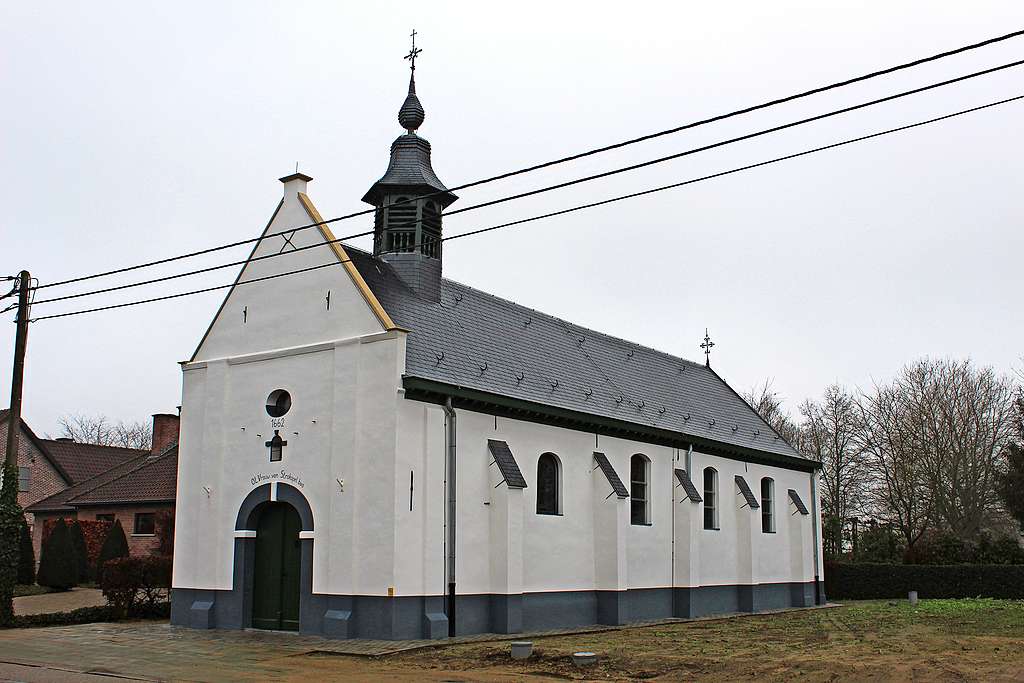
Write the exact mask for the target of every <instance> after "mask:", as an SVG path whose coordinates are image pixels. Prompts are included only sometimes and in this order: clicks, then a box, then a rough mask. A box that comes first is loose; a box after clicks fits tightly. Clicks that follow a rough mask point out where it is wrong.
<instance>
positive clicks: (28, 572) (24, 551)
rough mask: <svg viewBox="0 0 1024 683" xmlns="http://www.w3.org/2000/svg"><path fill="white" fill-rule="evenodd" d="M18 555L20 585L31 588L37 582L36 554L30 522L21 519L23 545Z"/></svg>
mask: <svg viewBox="0 0 1024 683" xmlns="http://www.w3.org/2000/svg"><path fill="white" fill-rule="evenodd" d="M19 550H20V553H19V555H18V583H19V584H21V585H23V586H30V585H32V584H33V583H35V582H36V553H35V550H34V549H33V548H32V533H31V532H30V531H29V530H28V522H26V521H25V518H24V517H22V519H21V544H20V548H19Z"/></svg>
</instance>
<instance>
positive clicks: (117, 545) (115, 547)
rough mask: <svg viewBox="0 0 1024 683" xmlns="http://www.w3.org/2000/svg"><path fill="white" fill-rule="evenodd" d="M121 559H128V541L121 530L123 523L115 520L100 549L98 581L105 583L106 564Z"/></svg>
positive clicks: (97, 566) (97, 568)
mask: <svg viewBox="0 0 1024 683" xmlns="http://www.w3.org/2000/svg"><path fill="white" fill-rule="evenodd" d="M119 557H128V539H127V538H126V537H125V535H124V529H122V528H121V521H120V520H115V521H114V523H113V525H111V527H110V531H108V532H107V538H106V539H105V540H104V541H103V547H102V548H100V555H99V558H98V559H97V560H96V581H97V582H99V583H101V584H102V583H103V572H104V571H105V569H104V568H105V567H106V564H107V563H108V562H110V561H111V560H116V559H117V558H119Z"/></svg>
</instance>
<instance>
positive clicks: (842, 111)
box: [36, 60, 1024, 304]
mask: <svg viewBox="0 0 1024 683" xmlns="http://www.w3.org/2000/svg"><path fill="white" fill-rule="evenodd" d="M1022 64H1024V60H1019V61H1016V62H1010V63H1008V64H1002V65H1000V66H995V67H992V68H989V69H983V70H981V71H975V72H973V73H969V74H964V75H963V76H957V77H956V78H950V79H947V80H945V81H940V82H938V83H932V84H930V85H925V86H921V87H919V88H913V89H911V90H904V91H903V92H899V93H896V94H894V95H887V96H885V97H880V98H877V99H874V100H870V101H868V102H862V103H860V104H855V105H851V106H849V107H843V108H841V109H834V110H832V111H828V112H825V113H823V114H817V115H815V116H809V117H806V118H803V119H799V120H797V121H791V122H789V123H783V124H780V125H778V126H772V127H770V128H764V129H761V130H759V131H755V132H753V133H747V134H746V135H740V136H737V137H733V138H728V139H726V140H720V141H718V142H713V143H710V144H707V145H702V146H700V147H694V148H691V149H688V150H684V151H682V152H677V153H675V154H669V155H668V156H663V157H659V158H657V159H650V160H648V161H642V162H639V163H636V164H631V165H629V166H623V167H620V168H615V169H612V170H610V171H604V172H602V173H595V174H593V175H588V176H583V177H581V178H575V179H573V180H567V181H565V182H562V183H557V184H554V185H548V186H545V187H540V188H537V189H535V190H530V191H528V192H521V193H519V194H514V195H509V196H506V197H499V198H498V199H494V200H491V201H487V202H481V203H479V204H473V205H471V206H467V207H464V208H461V209H457V210H455V211H449V212H447V213H446V214H445V215H446V216H453V215H455V214H459V213H465V212H467V211H475V210H477V209H482V208H485V207H489V206H494V205H495V204H503V203H505V202H510V201H513V200H517V199H524V198H526V197H532V196H534V195H539V194H544V193H546V192H551V191H554V190H559V189H564V188H566V187H571V186H573V185H579V184H581V183H586V182H590V181H593V180H599V179H601V178H607V177H610V176H613V175H618V174H620V173H626V172H629V171H635V170H638V169H641V168H646V167H648V166H654V165H656V164H661V163H665V162H667V161H672V160H675V159H680V158H683V157H686V156H691V155H693V154H697V153H699V152H706V151H708V150H712V149H717V148H720V147H725V146H727V145H732V144H735V143H737V142H743V141H745V140H751V139H753V138H758V137H761V136H764V135H769V134H771V133H777V132H780V131H783V130H787V129H789V128H795V127H797V126H802V125H805V124H808V123H813V122H815V121H820V120H822V119H827V118H831V117H833V116H838V115H840V114H847V113H850V112H852V111H857V110H859V109H865V108H867V107H871V106H874V105H877V104H882V103H884V102H890V101H892V100H897V99H900V98H903V97H908V96H910V95H916V94H919V93H922V92H925V91H928V90H934V89H936V88H941V87H944V86H947V85H952V84H954V83H959V82H961V81H965V80H968V79H971V78H977V77H979V76H984V75H987V74H991V73H994V72H997V71H1002V70H1004V69H1009V68H1012V67H1016V66H1021V65H1022ZM324 222H325V223H326V222H327V221H324ZM416 224H417V221H416V220H412V221H409V222H405V223H397V224H395V225H392V226H390V227H392V228H402V227H409V228H412V227H415V225H416ZM286 232H287V231H286ZM279 234H280V233H272V234H270V235H267V236H266V237H263V238H256V240H257V241H258V240H260V239H270V238H271V237H274V236H276V235H279ZM288 234H289V235H291V233H290V232H289V233H288ZM372 234H373V231H372V230H371V231H369V232H361V233H356V234H354V235H345V236H343V237H338V238H336V239H333V240H328V241H327V242H326V243H327V244H333V243H336V242H342V241H345V240H350V239H354V238H356V237H365V236H367V235H372ZM324 244H325V243H324V242H318V243H316V244H311V245H307V246H304V247H297V248H295V249H292V250H291V251H283V252H280V253H277V254H265V255H263V256H257V257H255V258H250V259H245V260H242V261H232V262H230V263H224V264H220V265H215V266H208V267H206V268H198V269H196V270H190V271H186V272H184V273H176V274H173V275H165V276H163V277H157V278H152V279H149V280H142V281H140V282H131V283H128V284H124V285H115V286H113V287H104V288H102V289H94V290H90V291H87V292H79V293H76V294H66V295H64V296H55V297H51V298H49V299H42V300H40V301H38V302H36V303H37V304H47V303H53V302H56V301H67V300H69V299H80V298H82V297H86V296H93V295H96V294H106V293H108V292H116V291H120V290H124V289H131V288H134V287H142V286H145V285H152V284H156V283H160V282H167V281H168V280H176V279H178V278H183V277H190V276H192V275H200V274H203V273H209V272H212V271H215V270H221V269H223V268H231V267H233V266H240V265H244V264H246V263H248V262H250V261H263V260H265V259H269V258H277V257H278V256H285V255H287V254H291V253H294V252H296V251H305V250H307V249H316V248H319V247H322V246H324Z"/></svg>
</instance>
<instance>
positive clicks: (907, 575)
mask: <svg viewBox="0 0 1024 683" xmlns="http://www.w3.org/2000/svg"><path fill="white" fill-rule="evenodd" d="M910 591H917V594H918V596H920V597H921V598H1008V599H1014V600H1022V599H1024V565H1019V564H1018V565H1006V564H995V565H992V564H954V565H921V564H868V563H862V564H848V563H840V562H834V563H826V564H825V594H826V595H827V596H828V597H829V599H836V600H873V599H884V598H905V597H907V593H908V592H910Z"/></svg>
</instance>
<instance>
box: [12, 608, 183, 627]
mask: <svg viewBox="0 0 1024 683" xmlns="http://www.w3.org/2000/svg"><path fill="white" fill-rule="evenodd" d="M170 615H171V603H169V602H160V603H157V604H156V605H154V606H153V607H151V608H147V609H142V608H138V609H135V610H133V611H132V612H130V613H128V615H127V617H128V618H129V619H166V618H168V617H169V616H170ZM121 618H123V617H122V615H121V612H120V610H118V609H117V608H116V607H113V606H111V605H101V606H99V607H80V608H78V609H76V610H71V611H70V612H52V613H50V614H21V615H15V616H14V621H13V623H11V626H12V627H14V628H33V627H39V626H70V625H72V624H92V623H96V622H102V621H118V620H119V619H121Z"/></svg>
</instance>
